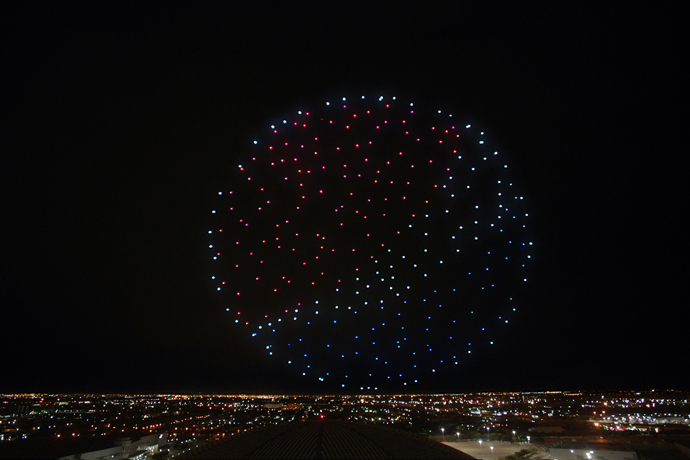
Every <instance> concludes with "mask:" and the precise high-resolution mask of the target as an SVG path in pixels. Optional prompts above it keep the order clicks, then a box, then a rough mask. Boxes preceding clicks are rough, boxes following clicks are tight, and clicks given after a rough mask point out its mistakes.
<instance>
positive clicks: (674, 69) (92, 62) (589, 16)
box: [0, 2, 690, 392]
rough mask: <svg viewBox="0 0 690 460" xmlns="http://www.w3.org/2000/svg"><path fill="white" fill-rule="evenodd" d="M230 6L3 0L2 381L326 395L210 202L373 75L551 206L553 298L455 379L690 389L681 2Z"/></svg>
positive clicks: (375, 86) (545, 220)
mask: <svg viewBox="0 0 690 460" xmlns="http://www.w3.org/2000/svg"><path fill="white" fill-rule="evenodd" d="M229 5H230V3H227V4H226V3H208V2H204V3H200V4H198V3H187V4H181V3H167V2H165V3H148V4H146V6H140V5H136V4H124V3H102V2H99V3H98V4H91V3H71V2H64V3H25V2H21V3H14V4H11V3H4V4H3V6H2V7H1V8H2V12H0V17H2V18H3V19H2V22H3V27H2V43H1V44H0V46H1V47H2V56H3V59H2V64H1V66H2V69H3V71H2V73H3V74H4V76H5V77H9V83H7V84H6V85H4V91H3V107H4V110H3V112H4V113H5V115H6V117H5V118H6V121H5V122H4V129H3V131H4V132H5V134H4V135H3V138H4V142H3V144H4V148H3V151H4V154H3V155H2V165H3V167H2V173H3V181H2V182H3V186H4V187H3V188H4V189H5V190H6V191H5V193H4V196H5V200H4V203H5V206H4V207H5V208H6V210H5V211H4V212H3V216H2V221H3V224H4V225H3V228H4V229H5V230H6V231H8V232H7V233H5V237H4V238H3V246H4V247H5V249H4V250H3V252H4V254H5V257H3V260H4V263H3V266H2V270H3V273H2V274H3V282H2V286H3V287H2V298H1V302H2V316H1V317H0V334H1V335H0V346H1V349H2V351H3V353H2V365H1V368H2V372H0V375H2V378H0V391H3V392H9V391H97V392H104V391H108V392H115V391H147V392H158V391H195V392H196V391H202V392H205V391H221V392H226V391H227V392H232V391H270V390H274V391H280V390H286V391H314V390H315V389H314V388H304V387H300V386H298V385H297V384H296V383H295V382H293V381H292V380H291V379H290V377H289V376H283V375H277V374H276V372H275V371H274V370H272V369H270V368H267V367H266V363H265V361H263V360H262V358H260V355H259V354H258V352H255V351H254V350H251V349H248V348H247V347H246V342H245V341H244V339H245V337H244V336H241V337H240V336H234V335H233V334H234V332H233V331H235V330H234V328H231V327H229V326H230V325H229V324H228V320H227V318H226V316H225V315H224V312H223V311H222V310H221V309H219V308H218V307H217V305H215V304H214V302H213V299H212V294H213V292H211V290H210V289H209V286H208V284H207V283H206V280H207V275H208V272H209V267H208V264H207V262H206V260H205V258H204V255H205V252H204V250H203V248H204V242H205V239H204V232H205V231H206V230H207V221H206V220H205V219H206V216H207V210H208V202H209V201H210V199H211V198H212V195H213V193H214V191H215V190H216V189H217V188H218V187H219V186H221V185H222V184H224V180H227V177H228V176H227V173H228V171H229V168H230V166H231V165H233V164H234V162H233V158H236V157H237V156H238V155H240V154H241V153H242V146H243V145H246V142H247V140H248V139H249V138H251V136H252V134H253V133H255V132H257V131H258V130H260V129H261V128H263V127H264V126H265V125H266V124H267V122H268V121H269V120H272V119H274V118H275V117H276V116H280V114H282V113H284V112H285V111H287V110H292V109H294V108H298V107H300V105H301V104H302V103H303V102H311V101H319V100H321V99H322V98H324V97H331V96H338V95H340V94H342V93H348V94H350V93H359V92H362V93H367V94H371V93H377V92H383V93H386V94H395V95H400V96H406V97H408V98H409V99H412V100H414V99H424V100H426V101H429V102H432V103H436V104H438V105H439V107H443V108H448V109H450V110H452V111H454V112H459V113H464V114H467V115H468V116H471V117H472V118H473V119H475V120H477V121H479V122H481V123H482V124H483V125H485V126H487V127H489V128H490V131H491V134H493V135H494V136H495V137H496V138H497V139H498V141H499V143H500V145H501V146H502V148H503V151H504V152H506V153H507V154H508V155H509V158H510V159H511V165H512V166H513V167H514V169H515V170H516V171H517V173H516V174H517V175H518V177H519V179H520V184H521V185H522V187H523V189H524V193H525V195H526V197H527V198H528V199H529V200H530V203H531V212H532V214H533V215H534V216H535V217H534V219H535V224H536V226H535V243H536V244H537V246H536V254H535V261H536V269H535V273H534V275H533V276H532V278H533V279H534V283H533V288H532V291H531V293H530V297H529V299H528V301H529V304H528V305H529V308H523V313H522V316H521V317H519V318H517V324H516V325H514V327H513V328H512V330H511V331H510V335H509V336H508V337H505V340H504V344H503V346H502V347H499V348H498V349H496V350H494V351H493V352H491V353H490V354H485V355H483V356H481V357H477V358H476V361H475V362H472V363H471V364H470V365H468V367H467V369H466V371H465V376H464V377H463V378H461V379H458V380H457V381H452V382H450V381H448V382H445V381H444V382H436V383H435V385H432V386H430V387H429V389H430V390H431V389H433V390H445V391H468V390H492V389H505V390H512V389H525V390H529V389H535V390H536V389H546V388H639V387H672V388H679V387H683V386H686V387H687V383H686V381H685V380H684V379H683V378H682V374H683V373H684V372H683V371H684V369H685V368H687V356H688V352H689V351H690V345H689V344H688V339H687V337H688V332H687V329H688V321H689V320H690V314H689V313H688V308H687V305H688V302H687V294H686V292H685V289H684V288H685V284H686V283H687V279H688V270H687V263H686V254H687V250H686V246H687V244H686V239H685V236H686V233H687V232H686V229H685V228H686V227H685V226H684V224H682V221H683V220H685V219H684V214H686V213H687V204H686V203H685V201H686V198H687V191H686V187H685V184H686V181H687V179H686V176H687V172H686V171H687V170H686V169H685V166H686V163H687V161H686V155H687V146H686V143H683V144H681V135H682V134H684V127H685V126H684V125H685V124H686V123H685V121H686V118H687V116H685V115H684V111H682V109H681V107H682V106H683V104H684V102H683V101H682V99H683V91H682V90H681V70H680V69H681V66H682V65H683V61H684V59H683V56H684V54H683V51H682V48H681V38H682V34H681V30H682V29H681V24H680V20H679V19H677V18H679V16H680V13H679V11H676V10H674V9H673V8H670V7H660V6H659V5H658V4H656V3H641V2H628V3H626V4H625V5H622V4H607V5H603V6H602V5H597V4H591V5H581V4H574V5H561V4H558V5H556V4H553V5H544V4H542V5H540V6H529V7H526V6H524V5H523V4H522V3H520V4H516V5H513V6H506V5H501V4H491V5H489V4H484V3H482V4H479V3H475V4H469V3H467V4H459V5H457V6H454V7H450V8H449V7H443V8H442V7H441V6H440V4H439V6H436V7H434V6H428V5H426V4H421V3H420V4H419V5H417V6H413V7H410V8H408V9H405V10H400V9H399V8H400V7H399V5H396V6H395V8H390V9H389V8H385V7H383V6H377V7H372V6H365V5H363V4H362V5H359V6H356V5H353V4H351V3H349V2H347V3H342V4H333V5H331V4H328V5H321V6H318V7H309V8H307V7H305V6H300V5H292V4H290V5H289V6H288V5H284V6H281V7H278V8H276V6H275V5H273V2H266V3H257V4H256V5H255V6H253V7H251V8H249V7H242V8H233V7H231V6H229ZM683 83H684V82H683ZM683 86H684V85H683Z"/></svg>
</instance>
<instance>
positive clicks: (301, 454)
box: [178, 421, 474, 460]
mask: <svg viewBox="0 0 690 460" xmlns="http://www.w3.org/2000/svg"><path fill="white" fill-rule="evenodd" d="M178 458H179V459H184V460H192V459H212V458H219V459H220V458H233V459H247V458H265V459H270V458H276V459H278V458H281V459H283V458H285V459H289V458H294V459H328V458H342V459H345V458H362V459H384V458H385V459H396V458H397V459H422V458H437V459H444V458H445V459H474V457H471V456H470V455H467V454H465V453H463V452H460V451H459V450H456V449H453V448H452V447H448V446H446V445H445V444H441V443H439V442H436V441H432V440H430V439H428V438H425V437H424V436H421V435H417V434H412V433H408V432H405V431H401V430H397V429H394V428H389V427H386V426H381V425H365V424H361V423H349V422H341V421H307V422H293V423H288V424H285V425H282V426H275V427H269V428H264V429H257V430H252V431H250V432H247V433H242V434H239V435H236V436H233V437H231V438H230V439H225V440H222V441H217V442H214V443H210V444H207V445H206V446H203V447H200V448H198V449H195V450H192V451H189V452H187V453H185V454H183V455H181V456H179V457H178Z"/></svg>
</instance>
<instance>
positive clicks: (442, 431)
mask: <svg viewBox="0 0 690 460" xmlns="http://www.w3.org/2000/svg"><path fill="white" fill-rule="evenodd" d="M441 435H442V436H443V442H446V429H445V428H441Z"/></svg>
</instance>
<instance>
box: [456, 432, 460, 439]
mask: <svg viewBox="0 0 690 460" xmlns="http://www.w3.org/2000/svg"><path fill="white" fill-rule="evenodd" d="M455 435H456V436H457V437H458V441H460V432H459V431H458V432H457V433H455Z"/></svg>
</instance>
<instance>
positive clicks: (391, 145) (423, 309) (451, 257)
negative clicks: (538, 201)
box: [208, 97, 532, 390]
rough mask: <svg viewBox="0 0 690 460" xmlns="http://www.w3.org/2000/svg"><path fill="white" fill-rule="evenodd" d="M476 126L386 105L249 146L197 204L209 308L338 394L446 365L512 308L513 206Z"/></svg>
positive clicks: (305, 118) (520, 265)
mask: <svg viewBox="0 0 690 460" xmlns="http://www.w3.org/2000/svg"><path fill="white" fill-rule="evenodd" d="M490 144H491V142H490V140H489V139H486V138H485V135H484V132H482V131H479V130H476V129H474V128H473V127H472V125H471V124H464V123H456V122H455V121H454V119H453V117H452V115H451V114H444V113H443V112H442V111H440V110H426V111H425V110H423V109H420V107H419V106H418V105H417V104H415V105H413V104H411V103H402V102H400V101H398V100H396V98H384V97H375V98H367V97H362V98H361V99H360V98H356V99H353V100H352V101H350V100H349V99H347V98H342V100H338V101H333V100H331V101H324V102H322V103H320V104H317V105H315V106H314V107H311V108H302V109H301V110H299V111H295V113H294V114H293V115H292V116H289V117H286V118H285V119H282V123H274V124H272V125H271V126H270V129H268V130H267V131H266V133H265V135H262V136H260V137H259V138H257V139H256V140H253V141H252V143H251V145H249V146H248V147H247V151H246V155H245V157H244V158H242V161H240V162H239V164H237V165H236V167H235V168H233V175H232V177H231V179H230V180H229V181H228V187H227V188H226V189H224V190H220V191H219V192H218V194H217V195H214V196H215V201H214V203H213V206H212V208H211V209H212V210H211V211H210V212H211V215H212V219H213V220H212V221H213V224H212V228H211V229H210V231H209V239H210V241H209V247H208V250H209V257H210V258H211V259H212V264H213V271H214V273H213V278H212V280H213V283H214V288H215V290H216V291H217V295H218V296H220V297H219V298H220V301H221V302H222V304H223V308H225V309H226V310H227V311H228V312H230V314H232V315H233V321H234V323H236V324H237V325H238V327H241V328H243V330H245V331H246V334H247V336H248V337H249V338H250V340H251V342H252V343H254V344H255V345H256V346H257V347H260V348H261V349H263V350H264V351H265V353H266V359H267V360H269V361H270V362H271V363H273V365H275V366H278V367H286V368H288V369H292V370H293V371H294V373H295V374H297V375H301V376H304V377H305V378H310V379H313V380H314V381H319V382H330V383H332V384H337V385H338V386H339V387H344V388H351V389H353V390H372V389H379V388H381V389H383V388H386V387H390V388H392V387H395V386H400V385H402V386H405V385H413V384H415V383H419V382H422V381H425V380H429V379H430V378H432V377H437V376H438V375H440V374H439V373H444V372H445V373H448V372H458V369H459V366H460V365H462V363H463V360H464V359H467V357H468V356H471V353H472V351H473V350H476V349H478V348H481V347H482V346H491V345H493V343H494V342H495V341H496V339H497V338H498V337H499V333H500V329H501V328H504V327H508V326H507V325H508V324H509V320H510V318H511V316H512V315H514V314H515V312H516V311H517V303H518V300H517V299H518V298H519V294H520V292H521V291H522V289H523V287H524V285H525V284H526V282H527V280H528V276H527V275H526V273H527V268H528V267H527V266H528V264H529V262H531V255H530V249H532V242H531V241H530V240H529V237H528V236H527V225H526V222H527V219H528V213H526V212H525V210H524V209H523V208H524V205H525V200H524V199H523V197H522V196H521V195H520V194H519V193H518V192H517V190H516V187H514V186H513V183H512V182H511V180H510V179H509V178H508V177H506V174H507V172H508V171H510V168H508V167H507V164H506V163H505V162H504V160H503V156H502V155H500V154H499V153H498V152H497V151H495V150H494V149H492V148H491V147H490Z"/></svg>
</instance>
